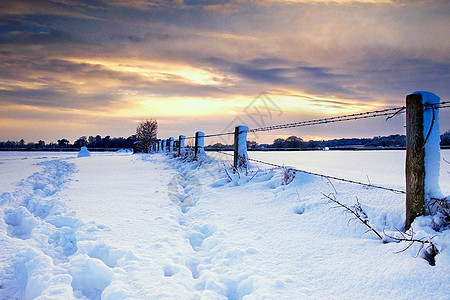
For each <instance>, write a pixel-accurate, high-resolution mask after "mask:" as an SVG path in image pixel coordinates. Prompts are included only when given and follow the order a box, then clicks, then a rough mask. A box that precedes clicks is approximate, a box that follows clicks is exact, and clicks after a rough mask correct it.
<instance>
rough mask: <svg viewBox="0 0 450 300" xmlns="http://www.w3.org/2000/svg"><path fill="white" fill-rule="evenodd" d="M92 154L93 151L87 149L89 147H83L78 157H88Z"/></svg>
mask: <svg viewBox="0 0 450 300" xmlns="http://www.w3.org/2000/svg"><path fill="white" fill-rule="evenodd" d="M88 156H91V152H89V150H88V149H87V147H85V146H83V147H81V150H80V152H78V157H88Z"/></svg>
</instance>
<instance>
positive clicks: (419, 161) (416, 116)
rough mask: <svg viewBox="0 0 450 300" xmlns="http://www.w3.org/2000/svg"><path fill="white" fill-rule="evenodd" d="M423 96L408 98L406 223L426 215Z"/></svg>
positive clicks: (407, 226)
mask: <svg viewBox="0 0 450 300" xmlns="http://www.w3.org/2000/svg"><path fill="white" fill-rule="evenodd" d="M423 112H424V107H423V101H422V95H421V94H411V95H408V96H406V170H405V172H406V223H405V230H408V229H409V228H410V227H411V223H412V222H413V221H414V218H415V217H417V216H420V215H423V214H424V213H425V151H424V150H425V149H424V134H423Z"/></svg>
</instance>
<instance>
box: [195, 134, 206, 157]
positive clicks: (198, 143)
mask: <svg viewBox="0 0 450 300" xmlns="http://www.w3.org/2000/svg"><path fill="white" fill-rule="evenodd" d="M204 136H205V133H204V132H201V131H197V132H196V133H195V146H194V160H197V157H198V155H199V154H202V153H204V151H205V150H203V147H204V146H205V138H204Z"/></svg>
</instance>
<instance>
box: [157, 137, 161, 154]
mask: <svg viewBox="0 0 450 300" xmlns="http://www.w3.org/2000/svg"><path fill="white" fill-rule="evenodd" d="M158 152H161V140H158Z"/></svg>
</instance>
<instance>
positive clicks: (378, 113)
mask: <svg viewBox="0 0 450 300" xmlns="http://www.w3.org/2000/svg"><path fill="white" fill-rule="evenodd" d="M402 110H404V107H403V106H402V107H394V108H388V109H383V110H376V111H369V112H363V113H357V114H351V115H344V116H337V117H331V118H322V119H315V120H309V121H301V122H295V123H287V124H280V125H272V126H265V127H259V128H253V129H250V130H248V132H260V131H271V130H278V129H287V128H294V127H302V126H312V125H320V124H328V123H336V122H343V121H350V120H352V121H353V120H359V119H367V118H376V117H380V116H391V115H393V114H399V113H402Z"/></svg>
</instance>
